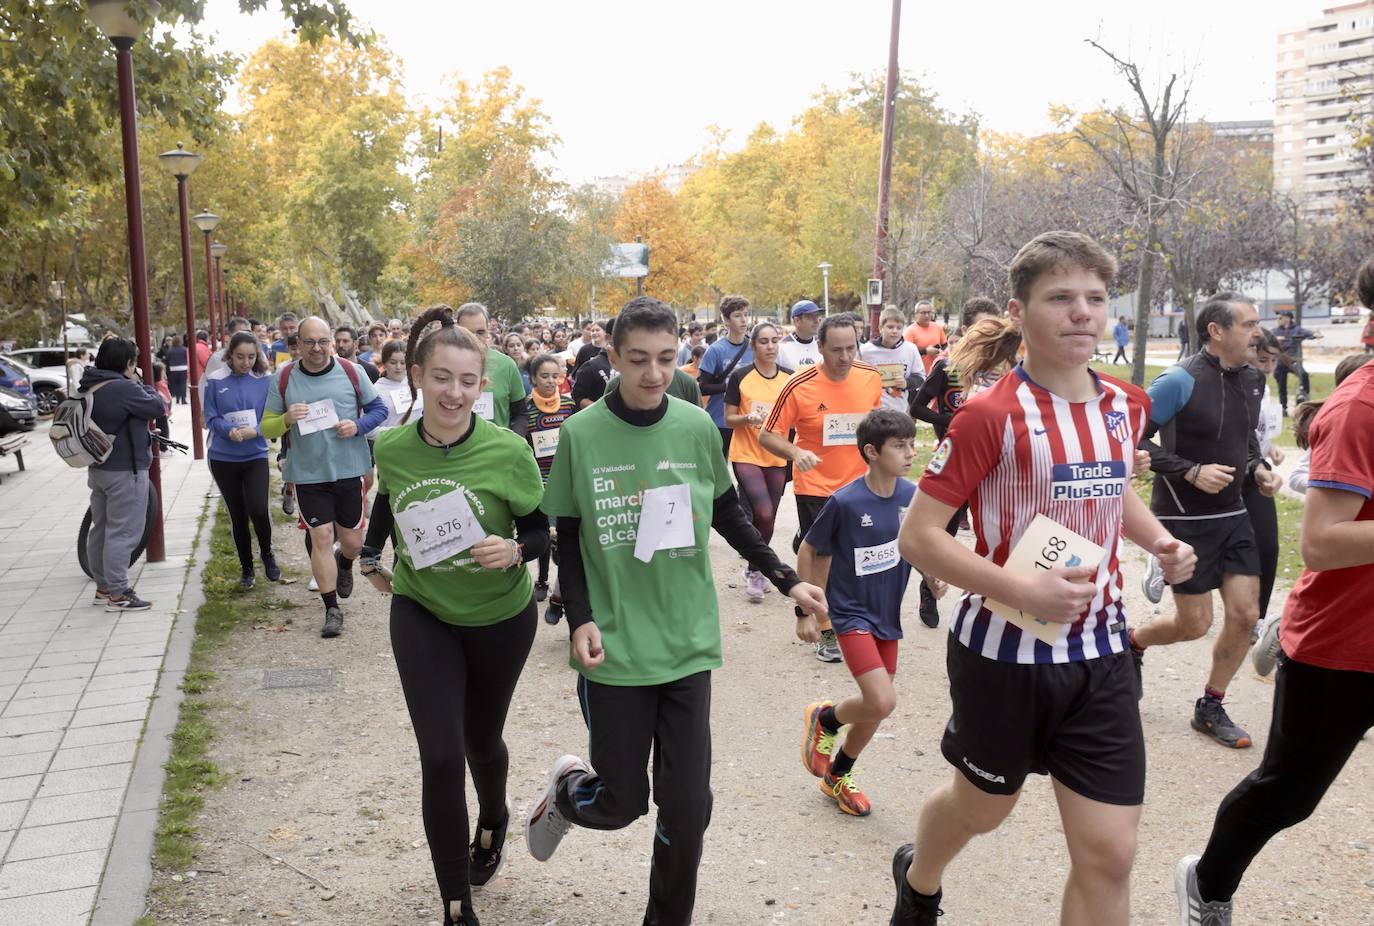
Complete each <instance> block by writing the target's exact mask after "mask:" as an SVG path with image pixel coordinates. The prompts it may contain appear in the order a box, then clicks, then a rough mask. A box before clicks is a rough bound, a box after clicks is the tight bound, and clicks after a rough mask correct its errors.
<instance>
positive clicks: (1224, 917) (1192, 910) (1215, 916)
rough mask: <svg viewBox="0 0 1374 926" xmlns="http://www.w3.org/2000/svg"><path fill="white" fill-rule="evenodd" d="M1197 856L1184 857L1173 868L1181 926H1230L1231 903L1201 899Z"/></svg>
mask: <svg viewBox="0 0 1374 926" xmlns="http://www.w3.org/2000/svg"><path fill="white" fill-rule="evenodd" d="M1197 863H1198V856H1196V855H1185V856H1184V857H1183V858H1181V859H1179V860H1178V865H1177V866H1175V868H1174V892H1175V893H1176V894H1177V895H1178V912H1179V915H1180V917H1181V918H1180V919H1179V923H1180V924H1181V926H1231V901H1229V900H1224V901H1223V900H1212V901H1207V900H1203V899H1202V895H1201V894H1199V893H1198V889H1197Z"/></svg>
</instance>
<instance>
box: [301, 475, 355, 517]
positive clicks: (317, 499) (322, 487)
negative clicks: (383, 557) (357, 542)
mask: <svg viewBox="0 0 1374 926" xmlns="http://www.w3.org/2000/svg"><path fill="white" fill-rule="evenodd" d="M365 491H366V489H364V488H363V477H362V476H354V477H353V478H352V479H339V480H336V481H334V482H298V483H296V505H297V506H298V507H299V508H300V513H301V520H302V521H304V522H305V525H306V527H323V526H324V525H326V524H338V525H339V526H340V527H348V528H359V527H362V526H363V493H364V492H365Z"/></svg>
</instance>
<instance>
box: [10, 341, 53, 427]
mask: <svg viewBox="0 0 1374 926" xmlns="http://www.w3.org/2000/svg"><path fill="white" fill-rule="evenodd" d="M0 359H3V360H4V361H5V362H6V363H7V364H9V365H10V366H12V367H14V368H15V369H17V370H18V371H19V372H20V373H23V374H24V375H25V376H26V377H28V380H29V385H30V386H31V387H32V388H33V397H34V399H35V401H37V403H38V414H40V415H51V414H52V413H53V410H54V409H56V408H57V406H58V403H60V402H61V401H62V400H63V399H64V398H66V397H67V368H66V367H58V368H57V372H54V371H53V370H51V369H43V368H38V367H34V366H32V365H30V364H28V363H25V362H24V361H23V359H21V358H18V357H16V356H14V355H13V354H4V355H0Z"/></svg>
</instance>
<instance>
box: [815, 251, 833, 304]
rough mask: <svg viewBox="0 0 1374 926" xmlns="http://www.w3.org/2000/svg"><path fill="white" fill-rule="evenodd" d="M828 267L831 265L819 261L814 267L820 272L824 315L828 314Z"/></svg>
mask: <svg viewBox="0 0 1374 926" xmlns="http://www.w3.org/2000/svg"><path fill="white" fill-rule="evenodd" d="M830 267H831V265H830V264H828V263H819V264H817V265H816V269H817V270H819V271H820V272H821V287H822V288H823V289H824V291H825V295H824V302H825V314H826V315H829V314H830Z"/></svg>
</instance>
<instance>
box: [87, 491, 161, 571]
mask: <svg viewBox="0 0 1374 926" xmlns="http://www.w3.org/2000/svg"><path fill="white" fill-rule="evenodd" d="M86 485H88V486H90V489H91V532H90V533H89V534H87V535H86V561H87V562H88V563H90V566H91V572H93V573H94V574H95V584H96V585H98V586H99V587H100V588H103V589H108V590H109V591H111V592H116V593H118V592H123V591H125V590H126V589H128V587H129V560H130V558H131V557H132V556H133V552H134V548H135V547H137V546H138V541H139V540H140V539H141V538H142V537H143V528H144V526H145V525H146V524H147V521H148V471H147V470H146V469H141V470H139V471H138V472H132V471H130V470H103V469H94V468H91V469H88V470H86Z"/></svg>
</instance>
